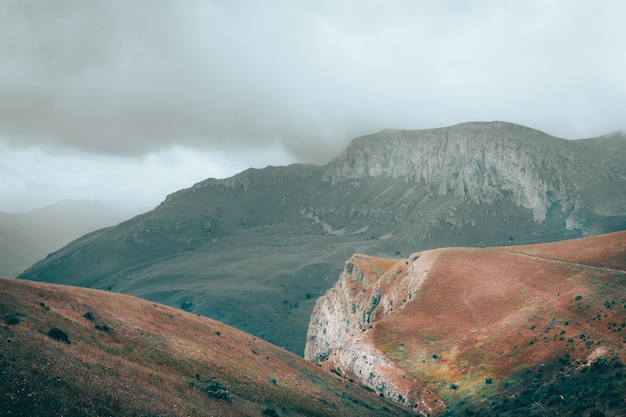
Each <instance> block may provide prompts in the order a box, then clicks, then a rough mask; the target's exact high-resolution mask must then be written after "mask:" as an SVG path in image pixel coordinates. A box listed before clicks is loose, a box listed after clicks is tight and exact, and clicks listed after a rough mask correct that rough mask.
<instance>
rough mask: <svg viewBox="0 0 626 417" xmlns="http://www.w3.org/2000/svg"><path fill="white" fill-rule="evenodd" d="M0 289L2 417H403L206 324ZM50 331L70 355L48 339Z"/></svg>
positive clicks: (90, 295) (113, 302)
mask: <svg viewBox="0 0 626 417" xmlns="http://www.w3.org/2000/svg"><path fill="white" fill-rule="evenodd" d="M0 287H1V288H0V318H2V321H0V373H1V374H0V376H1V378H2V384H0V416H33V415H38V416H107V415H111V416H113V415H115V416H119V415H128V416H132V415H135V416H172V415H174V416H230V415H233V416H262V415H263V412H265V413H266V415H267V414H268V413H269V414H270V415H271V411H270V410H274V411H275V412H276V414H278V415H280V416H287V415H289V416H299V415H301V416H309V415H320V416H322V415H333V416H334V415H368V414H372V413H377V414H380V415H401V414H403V413H404V410H402V409H401V408H400V407H398V406H396V405H395V404H393V403H390V402H388V401H386V400H384V399H382V398H380V397H378V396H376V395H374V394H372V393H371V392H369V391H367V390H364V389H363V388H361V387H359V386H358V385H355V384H352V383H349V382H348V381H344V380H339V379H338V378H336V377H335V376H333V375H329V374H326V373H325V372H323V371H322V370H321V369H320V368H319V367H316V366H314V365H312V364H310V363H309V362H307V361H304V360H303V359H302V358H300V357H297V356H296V355H293V354H291V353H289V352H287V351H284V350H282V349H279V348H277V347H275V346H273V345H270V344H268V343H266V342H264V341H262V340H259V339H257V338H255V337H253V336H251V335H248V334H246V333H243V332H240V331H238V330H235V329H233V328H230V327H228V326H225V325H223V324H221V323H218V322H215V321H213V320H210V319H207V318H204V317H199V316H196V315H193V314H190V313H186V312H182V311H179V310H176V309H172V308H169V307H165V306H162V305H158V304H154V303H151V302H146V301H143V300H139V299H137V298H134V297H130V296H125V295H120V294H112V293H105V292H101V291H96V290H87V289H79V288H73V287H66V286H58V285H53V284H43V283H33V282H28V281H23V280H10V279H1V280H0ZM51 328H57V329H59V330H61V331H62V332H65V333H66V334H67V336H68V339H69V342H70V343H69V344H66V343H63V342H61V341H58V340H53V339H52V338H50V337H49V336H47V333H48V331H49V330H50V329H51ZM216 381H217V382H216Z"/></svg>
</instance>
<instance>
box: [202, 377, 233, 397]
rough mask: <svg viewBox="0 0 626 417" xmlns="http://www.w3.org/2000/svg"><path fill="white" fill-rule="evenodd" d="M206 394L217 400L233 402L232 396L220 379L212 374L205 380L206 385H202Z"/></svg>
mask: <svg viewBox="0 0 626 417" xmlns="http://www.w3.org/2000/svg"><path fill="white" fill-rule="evenodd" d="M204 389H205V391H206V392H207V395H208V396H209V397H213V398H215V399H217V400H225V401H228V402H229V403H232V402H233V396H232V395H231V394H230V390H229V389H228V387H227V386H226V384H224V383H223V382H222V381H220V380H219V379H217V378H216V377H214V376H212V377H209V378H208V379H207V380H206V386H205V387H204Z"/></svg>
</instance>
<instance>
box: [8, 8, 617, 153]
mask: <svg viewBox="0 0 626 417" xmlns="http://www.w3.org/2000/svg"><path fill="white" fill-rule="evenodd" d="M624 12H626V6H624V5H622V3H621V2H620V1H617V0H616V1H604V2H585V1H573V2H572V1H554V2H539V1H529V2H519V3H515V4H509V3H503V2H500V1H495V0H494V1H477V2H471V3H467V2H459V1H444V2H426V1H399V2H393V3H392V2H382V1H364V2H363V1H335V2H331V1H318V2H287V1H278V0H275V1H269V2H253V1H213V2H201V1H188V2H178V1H173V0H172V1H169V0H160V1H136V2H127V1H117V0H107V1H100V2H84V1H79V0H64V1H55V2H40V1H32V0H19V1H12V0H9V1H5V2H2V3H1V4H0V16H2V17H0V38H1V39H4V41H3V42H2V44H1V45H0V61H1V62H2V65H1V66H0V95H1V96H2V99H1V100H0V137H1V138H2V139H4V140H5V141H8V142H10V143H12V144H14V145H17V146H27V145H31V144H49V145H55V146H62V147H69V148H75V149H79V150H83V151H89V152H97V153H104V154H109V155H135V156H137V155H143V154H146V153H148V152H152V151H155V150H162V149H166V148H168V147H169V146H171V145H172V144H180V145H183V146H189V147H198V148H204V149H219V150H220V151H229V150H230V151H233V152H235V151H236V150H237V149H240V148H242V147H245V148H246V149H254V148H258V149H261V148H267V147H270V148H276V147H282V148H283V149H285V150H287V151H288V152H290V153H291V154H292V155H294V156H295V157H296V158H298V159H300V160H303V161H307V162H324V161H325V160H327V159H328V158H330V157H331V156H332V155H333V154H334V153H336V151H337V150H338V149H340V148H341V147H342V146H343V145H345V143H346V142H347V141H348V140H349V139H350V138H352V137H353V136H356V135H359V134H365V133H369V132H371V131H374V130H379V129H382V128H386V127H397V128H427V127H435V126H440V125H447V124H454V123H458V122H463V121H468V120H493V119H504V120H508V121H513V122H519V123H525V124H528V125H530V126H532V127H535V128H539V129H544V130H546V131H548V133H552V134H555V135H559V136H564V137H581V136H593V135H597V134H602V133H607V132H608V131H611V130H618V129H623V128H624V125H623V123H624V122H623V119H622V114H621V111H622V110H621V109H623V108H624V104H625V103H624V100H625V97H626V90H625V88H626V87H625V86H624V82H623V74H624V73H626V44H625V42H626V41H625V39H624V38H625V37H624V36H623V35H622V34H621V33H622V32H621V23H622V22H621V21H620V18H619V16H620V15H622V16H623V15H624Z"/></svg>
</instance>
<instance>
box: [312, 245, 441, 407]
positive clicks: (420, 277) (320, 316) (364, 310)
mask: <svg viewBox="0 0 626 417" xmlns="http://www.w3.org/2000/svg"><path fill="white" fill-rule="evenodd" d="M437 253H438V252H437V251H431V252H427V253H426V254H425V255H424V256H423V257H421V258H420V257H419V256H417V255H415V256H413V257H412V258H411V259H410V261H407V262H406V264H403V263H401V262H400V263H399V262H397V260H385V259H379V258H374V257H369V256H365V255H354V256H352V257H351V258H350V260H349V261H348V262H347V263H346V266H345V268H344V270H343V272H342V273H341V275H340V278H339V281H338V282H337V284H336V285H335V287H334V288H332V289H330V290H329V291H328V292H327V293H326V295H325V296H322V297H321V298H319V299H318V301H317V304H316V305H315V309H314V310H313V314H312V316H311V322H310V324H309V329H308V333H307V344H306V347H305V351H304V357H305V359H308V360H311V361H312V362H314V363H317V364H322V365H323V367H325V368H326V369H327V370H332V371H334V372H337V373H339V374H341V375H343V376H345V377H349V378H353V377H354V378H357V379H359V380H361V381H362V382H363V383H365V384H366V385H367V386H368V387H370V388H371V389H373V390H374V391H376V392H377V393H378V394H380V395H381V396H384V397H386V398H391V399H393V400H395V401H398V402H399V403H401V404H404V405H406V406H408V407H410V408H412V409H413V410H415V412H416V413H418V414H421V415H438V414H440V413H442V412H444V411H445V404H444V403H443V401H442V400H441V398H439V397H438V396H437V395H435V394H434V393H433V392H432V391H431V390H429V389H428V388H427V387H426V386H425V385H424V384H423V383H421V382H419V381H418V380H417V379H415V377H414V376H412V375H411V374H410V373H409V372H407V371H406V370H404V369H402V368H400V367H399V366H397V365H396V364H395V363H394V362H393V361H391V360H390V359H389V358H388V357H387V356H386V355H385V354H384V353H383V352H382V351H381V350H380V349H379V348H378V347H377V346H376V344H375V343H374V341H373V340H372V338H371V334H370V330H371V329H372V324H373V323H375V322H376V321H378V320H380V319H382V318H384V317H385V316H387V314H389V313H390V312H392V311H393V310H394V308H395V309H396V310H402V308H403V305H404V304H405V303H406V302H407V300H411V299H412V298H413V297H414V296H415V294H416V293H417V291H418V290H419V289H420V287H421V284H422V282H423V281H424V279H425V278H426V274H427V272H428V267H429V265H430V264H431V262H432V261H433V260H434V259H436V257H437ZM418 259H419V262H418ZM383 273H384V278H383V279H380V278H381V276H382V275H383Z"/></svg>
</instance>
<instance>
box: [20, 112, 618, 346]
mask: <svg viewBox="0 0 626 417" xmlns="http://www.w3.org/2000/svg"><path fill="white" fill-rule="evenodd" d="M625 141H626V138H625V136H624V135H623V134H620V133H616V134H611V135H607V136H602V137H599V138H591V139H585V140H578V141H567V140H563V139H558V138H555V137H551V136H549V135H547V134H545V133H543V132H540V131H537V130H534V129H530V128H527V127H523V126H519V125H514V124H510V123H504V122H491V123H482V122H475V123H464V124H460V125H456V126H451V127H447V128H439V129H430V130H419V131H400V130H384V131H382V132H379V133H376V134H373V135H368V136H364V137H360V138H357V139H354V140H353V141H352V143H351V144H350V146H348V148H346V149H345V150H344V151H343V152H342V153H341V154H340V155H339V156H338V157H337V158H335V159H334V160H333V161H331V162H330V163H329V164H327V165H324V166H316V165H302V164H295V165H290V166H284V167H267V168H264V169H250V170H247V171H244V172H242V173H240V174H238V175H235V176H233V177H231V178H227V179H223V180H217V179H207V180H205V181H202V182H200V183H198V184H196V185H194V186H193V187H191V188H188V189H184V190H181V191H179V192H176V193H174V194H172V195H170V196H168V197H167V198H166V200H165V201H164V202H163V203H162V204H160V205H159V206H158V207H156V208H155V209H154V210H152V211H150V212H147V213H144V214H142V215H139V216H137V217H134V218H133V219H130V220H127V221H125V222H123V223H121V224H119V225H117V226H114V227H110V228H107V229H103V230H99V231H97V232H93V233H90V234H88V235H85V236H83V237H81V238H80V239H77V240H76V241H74V242H72V243H70V244H68V245H67V246H66V247H64V248H62V249H61V250H59V251H57V252H55V253H53V254H50V255H49V256H48V257H47V258H46V259H43V260H41V261H39V262H38V263H36V264H35V265H33V266H32V267H31V268H29V269H28V270H27V271H25V272H24V273H23V274H21V275H20V277H21V278H26V279H31V280H39V281H48V282H54V283H62V284H71V285H79V286H85V287H91V288H98V289H106V290H110V291H117V292H123V293H128V294H132V295H136V296H139V297H142V298H146V299H149V300H153V301H157V302H161V303H164V304H167V305H170V306H174V307H178V308H183V309H185V310H188V311H192V312H194V313H197V314H201V315H205V316H208V317H211V318H215V319H217V320H220V321H222V322H224V323H227V324H230V325H233V326H234V327H237V328H239V329H242V330H245V331H247V332H249V333H252V334H254V335H256V336H259V337H261V338H264V339H265V340H268V341H270V342H272V343H274V344H277V345H279V346H283V347H285V348H287V349H289V350H291V351H293V352H296V353H298V354H302V352H303V349H304V343H305V336H306V328H307V324H308V321H309V317H310V314H311V312H312V310H313V307H314V303H315V299H316V298H317V297H318V296H319V295H321V294H323V293H325V292H326V290H328V289H329V288H330V287H331V286H332V285H333V284H334V283H335V281H336V278H337V276H339V273H340V272H341V269H342V268H341V266H342V265H343V262H344V261H345V259H347V258H349V257H350V256H351V255H352V254H353V253H365V254H368V255H373V256H408V254H410V253H413V252H415V251H419V250H426V249H431V248H436V247H442V246H478V247H483V246H494V245H498V246H503V245H510V244H525V243H539V242H549V241H555V240H562V239H566V238H576V237H582V236H587V235H593V234H599V233H605V232H612V231H617V230H624V229H626V163H625V162H624V161H625V160H626V152H625V151H626V146H625V145H624V143H625Z"/></svg>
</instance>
